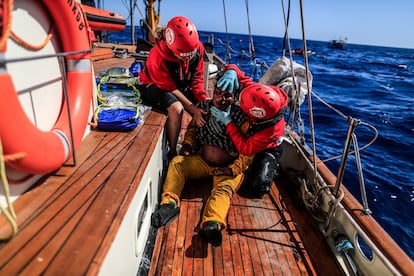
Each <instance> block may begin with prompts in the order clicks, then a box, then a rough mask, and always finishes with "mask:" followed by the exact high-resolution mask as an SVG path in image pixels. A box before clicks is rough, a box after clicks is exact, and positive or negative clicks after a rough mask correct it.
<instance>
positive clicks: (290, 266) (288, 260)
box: [148, 179, 341, 275]
mask: <svg viewBox="0 0 414 276" xmlns="http://www.w3.org/2000/svg"><path fill="white" fill-rule="evenodd" d="M284 186H286V184H285V182H284V181H283V180H280V181H278V185H273V187H272V190H271V192H270V193H269V194H267V195H265V196H263V198H262V199H257V198H249V197H248V196H246V195H243V192H241V191H238V192H237V193H236V194H235V195H234V196H233V198H232V203H231V207H230V210H229V213H228V216H227V223H228V226H227V227H226V228H225V229H224V230H223V243H222V246H219V247H213V246H212V245H211V244H207V243H205V242H204V241H203V240H202V238H201V237H200V236H199V235H198V233H197V231H198V229H199V223H200V220H201V214H202V210H203V206H204V204H205V202H206V201H207V198H208V196H209V193H210V190H211V182H210V181H209V180H208V179H206V180H203V181H198V182H189V183H187V184H186V186H185V188H184V190H183V193H182V205H181V212H180V215H179V217H178V219H176V220H174V221H173V222H172V223H171V224H169V225H167V226H165V227H161V228H160V229H159V230H158V233H157V236H156V240H155V245H154V252H153V254H152V260H151V266H150V267H149V273H148V274H149V275H182V274H187V273H190V274H192V275H285V274H288V275H319V274H321V275H341V273H340V271H339V269H338V266H337V265H336V263H335V262H334V261H333V258H332V255H329V256H328V255H327V254H326V252H330V251H329V250H327V248H321V246H322V245H323V244H325V242H322V241H319V242H318V241H317V240H315V239H314V238H313V240H311V241H307V243H308V244H311V243H313V244H314V245H315V252H308V251H307V250H306V249H305V248H307V245H308V244H305V245H304V241H303V240H302V238H301V236H302V235H301V234H300V231H299V230H298V229H297V227H298V226H301V225H302V224H305V229H304V231H307V232H308V234H309V233H310V232H313V233H312V234H311V235H308V236H313V237H318V238H320V239H323V237H322V236H321V235H320V234H318V230H317V229H316V228H315V226H313V223H312V222H310V221H306V220H304V219H305V217H304V216H308V215H307V214H299V213H300V212H302V213H303V212H304V211H305V210H302V211H301V210H300V208H299V209H298V208H296V207H294V205H293V204H292V202H291V201H289V202H288V203H289V205H291V206H290V207H289V208H296V213H297V214H299V216H300V217H302V218H301V219H300V220H301V221H300V222H299V224H298V223H296V222H294V221H293V219H292V217H291V216H290V214H289V212H288V207H287V205H286V202H285V201H284V200H283V196H282V194H281V193H282V191H279V188H278V187H282V189H281V190H283V193H285V192H286V191H285V190H284V189H283V187H284ZM289 211H290V210H289ZM306 228H307V229H306ZM153 231H154V232H156V230H153ZM321 252H325V253H321ZM315 253H316V254H319V255H314V254H315ZM312 254H313V256H318V258H317V259H319V261H318V260H314V259H312V258H311V257H310V256H312ZM324 255H325V256H324Z"/></svg>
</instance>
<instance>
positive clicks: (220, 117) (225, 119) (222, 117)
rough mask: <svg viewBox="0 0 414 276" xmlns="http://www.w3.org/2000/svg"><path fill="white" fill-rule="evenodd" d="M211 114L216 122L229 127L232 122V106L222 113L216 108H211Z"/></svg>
mask: <svg viewBox="0 0 414 276" xmlns="http://www.w3.org/2000/svg"><path fill="white" fill-rule="evenodd" d="M210 111H211V114H213V116H214V117H215V118H216V121H217V122H219V123H223V124H225V125H227V124H228V123H230V122H231V116H230V106H229V107H227V109H226V111H222V110H219V109H217V108H216V107H215V106H213V107H211V108H210Z"/></svg>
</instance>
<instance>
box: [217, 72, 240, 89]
mask: <svg viewBox="0 0 414 276" xmlns="http://www.w3.org/2000/svg"><path fill="white" fill-rule="evenodd" d="M217 87H218V88H220V89H221V90H222V91H228V92H229V93H233V89H234V88H235V89H238V88H239V80H238V79H237V74H236V71H235V70H233V69H230V70H227V71H226V73H224V75H223V76H222V77H221V78H220V79H219V80H218V82H217Z"/></svg>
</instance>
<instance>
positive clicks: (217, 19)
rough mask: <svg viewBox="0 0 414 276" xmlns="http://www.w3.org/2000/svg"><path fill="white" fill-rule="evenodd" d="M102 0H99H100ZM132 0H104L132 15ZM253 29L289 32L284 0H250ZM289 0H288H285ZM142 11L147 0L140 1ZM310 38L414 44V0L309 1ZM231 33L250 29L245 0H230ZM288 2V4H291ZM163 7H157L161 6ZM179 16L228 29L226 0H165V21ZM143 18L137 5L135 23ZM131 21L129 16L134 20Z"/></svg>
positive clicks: (297, 30) (295, 13) (293, 28)
mask: <svg viewBox="0 0 414 276" xmlns="http://www.w3.org/2000/svg"><path fill="white" fill-rule="evenodd" d="M95 2H96V3H98V1H97V0H95ZM129 2H130V1H129V0H122V1H119V0H101V3H103V7H104V8H105V9H107V10H111V11H115V12H118V13H120V14H122V15H123V16H125V17H126V18H127V17H128V16H129V14H128V9H127V8H128V6H129ZM248 2H249V15H250V27H251V31H252V33H253V34H257V35H266V36H276V37H283V34H284V27H283V26H284V23H283V14H282V9H281V1H280V0H250V1H248ZM285 2H286V3H287V1H285ZM292 2H295V3H293V4H292V8H291V9H292V14H291V21H290V22H291V23H290V27H289V36H290V37H291V38H301V37H302V32H301V27H300V26H301V24H300V13H299V9H298V5H299V4H298V3H299V1H298V0H293V1H292ZM137 3H138V5H139V6H140V9H141V11H142V12H144V11H145V9H144V5H143V1H142V0H137ZM303 4H304V22H305V33H306V38H307V39H308V40H320V41H328V40H331V39H335V38H339V37H346V38H348V43H352V44H365V45H378V46H390V47H401V48H411V49H414V31H413V30H412V28H413V26H414V0H395V1H387V0H303ZM225 5H226V14H227V29H228V32H229V33H244V34H247V33H248V23H247V18H246V4H245V1H244V0H225ZM285 5H286V4H285ZM156 7H157V6H156ZM176 15H184V16H187V17H188V18H190V19H191V20H192V21H193V22H194V24H195V25H196V27H197V29H199V30H202V31H217V32H225V30H226V29H225V21H224V12H223V0H208V1H205V0H202V1H195V0H193V1H191V0H162V1H161V25H165V24H166V23H167V22H168V20H169V19H170V18H171V17H173V16H176ZM140 19H141V15H140V14H139V12H138V10H137V9H136V10H135V22H138V21H139V20H140ZM128 24H129V21H128Z"/></svg>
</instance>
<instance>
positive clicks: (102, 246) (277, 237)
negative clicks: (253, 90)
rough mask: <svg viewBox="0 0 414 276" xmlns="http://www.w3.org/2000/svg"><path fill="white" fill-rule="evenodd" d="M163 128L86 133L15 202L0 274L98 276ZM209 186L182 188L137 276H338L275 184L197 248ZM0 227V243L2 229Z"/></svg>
mask: <svg viewBox="0 0 414 276" xmlns="http://www.w3.org/2000/svg"><path fill="white" fill-rule="evenodd" d="M133 60H134V59H133V58H132V59H131V58H127V59H111V60H105V61H95V62H94V65H95V67H94V69H95V72H100V71H104V70H106V69H108V68H111V67H114V66H121V65H123V66H124V67H129V65H130V64H131V63H132V62H133ZM164 124H165V116H164V115H161V114H159V113H156V112H152V111H151V112H150V113H149V114H148V116H147V117H146V118H145V125H144V126H139V127H138V128H136V129H135V130H134V131H132V132H128V133H107V132H98V131H92V132H91V133H90V134H89V135H88V136H87V137H86V139H85V140H84V141H83V142H82V145H81V147H80V149H79V151H78V152H77V156H76V165H74V166H73V165H71V164H69V165H66V166H63V167H62V168H61V169H59V170H58V171H57V172H55V173H53V174H52V175H49V176H48V177H47V178H44V179H43V180H41V181H40V183H39V185H37V186H36V187H33V188H32V189H31V190H30V191H28V192H26V193H25V194H23V195H22V196H21V197H20V198H19V199H18V200H16V201H15V202H14V208H15V210H16V213H17V218H18V225H19V232H18V234H17V235H16V236H15V237H14V238H13V239H12V240H11V241H9V242H4V243H2V244H0V255H1V258H0V273H1V274H2V275H16V274H19V275H37V274H42V275H58V274H59V275H63V274H70V275H85V274H88V275H96V274H98V273H99V271H101V269H102V267H101V266H102V264H103V262H104V259H105V255H106V254H107V253H108V251H109V248H110V246H111V244H112V243H113V241H114V239H115V236H116V234H117V231H118V230H119V228H120V225H121V224H122V220H123V219H124V218H125V216H126V213H127V209H128V208H129V204H130V203H131V201H132V200H133V198H132V197H133V194H134V193H136V192H137V191H138V189H139V186H140V183H141V181H142V179H143V175H144V173H145V170H146V169H147V167H148V163H149V162H150V159H151V156H152V155H153V154H154V149H155V148H156V145H157V143H159V141H161V140H162V137H161V136H162V135H163V128H164ZM160 139H161V140H160ZM210 185H211V184H210V181H209V180H205V181H200V182H197V183H187V185H186V188H185V189H184V191H183V194H182V206H181V212H180V216H179V217H178V218H177V219H176V220H175V221H173V222H172V223H171V224H169V225H167V226H166V227H161V228H160V229H158V231H157V235H156V238H155V241H154V245H153V246H154V248H153V249H154V250H153V251H152V252H150V253H148V254H149V255H148V256H150V259H151V261H150V264H148V263H146V264H145V265H142V264H141V266H140V273H141V272H142V274H140V275H144V274H148V275H189V274H192V275H285V274H287V275H341V274H342V273H341V271H340V269H339V267H338V265H337V263H336V261H335V258H334V257H333V256H332V254H331V250H330V249H329V248H327V245H326V242H325V240H324V238H323V237H322V235H321V234H320V232H319V231H318V229H316V226H315V225H314V223H313V222H312V221H311V218H310V217H309V215H308V214H307V213H306V210H305V209H302V208H300V206H299V207H298V206H296V205H295V204H294V203H293V202H292V201H291V199H290V197H288V196H286V194H287V190H288V189H286V188H288V187H289V185H288V184H287V182H286V181H285V180H283V179H280V180H279V181H278V182H277V185H273V187H272V190H271V193H270V194H268V195H265V196H264V197H263V198H262V199H254V198H249V197H248V196H246V195H243V194H238V193H236V194H235V195H234V197H233V199H232V203H231V208H230V210H229V214H228V227H227V228H226V229H224V230H223V244H222V246H219V247H212V246H211V245H210V244H206V243H205V242H203V240H202V239H201V238H200V237H199V236H198V235H197V229H198V228H199V221H200V215H201V211H202V208H203V206H204V203H205V202H206V199H207V197H208V195H209V192H210V189H211V186H210ZM0 225H3V227H1V228H0V233H1V234H3V236H5V233H7V232H8V228H7V227H6V226H4V225H6V223H5V222H4V221H3V220H2V221H1V224H0ZM150 232H151V231H150ZM152 232H154V230H152ZM305 233H306V235H305ZM305 248H306V249H305ZM117 254H119V252H118V253H117ZM121 255H122V254H121ZM121 255H120V256H119V258H120V259H121V260H122V258H123V257H122V256H121ZM145 261H146V260H145V258H144V262H145ZM147 261H149V260H147ZM138 265H139V264H137V266H138ZM143 267H144V268H143Z"/></svg>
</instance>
